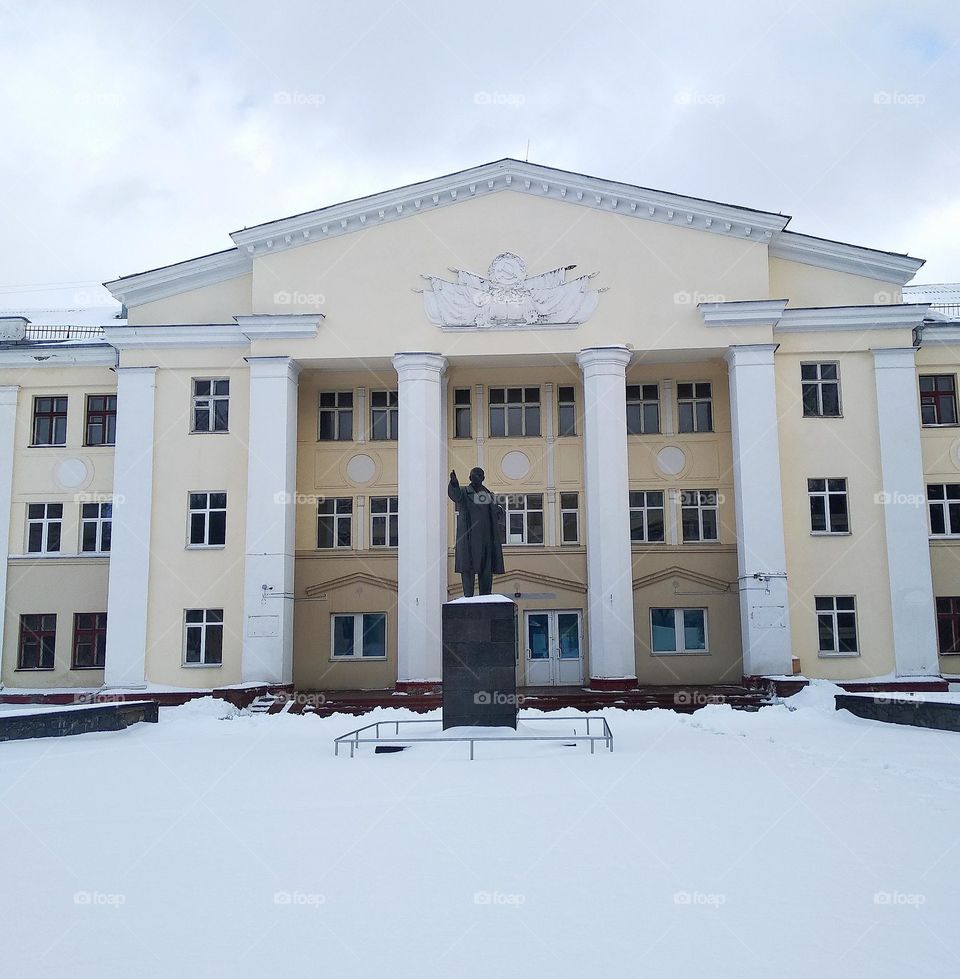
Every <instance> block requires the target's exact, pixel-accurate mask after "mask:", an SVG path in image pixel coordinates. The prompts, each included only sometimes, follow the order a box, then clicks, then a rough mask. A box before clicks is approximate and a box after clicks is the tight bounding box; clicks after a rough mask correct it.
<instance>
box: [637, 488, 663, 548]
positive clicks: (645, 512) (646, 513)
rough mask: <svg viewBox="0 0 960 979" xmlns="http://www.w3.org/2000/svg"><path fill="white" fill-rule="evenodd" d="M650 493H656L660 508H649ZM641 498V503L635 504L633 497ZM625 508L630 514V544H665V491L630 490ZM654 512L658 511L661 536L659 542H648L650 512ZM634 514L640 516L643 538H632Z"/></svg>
mask: <svg viewBox="0 0 960 979" xmlns="http://www.w3.org/2000/svg"><path fill="white" fill-rule="evenodd" d="M651 493H657V494H659V496H660V506H650V505H649V503H648V501H647V497H648V496H649V494H651ZM636 496H642V497H643V503H642V504H639V505H637V504H635V501H634V497H636ZM627 501H628V502H627V506H628V509H629V513H630V544H631V546H632V545H634V544H665V543H666V540H667V506H668V495H667V491H666V490H662V489H658V490H651V489H635V490H630V491H629V494H628V497H627ZM651 510H652V511H654V512H656V511H657V510H659V511H660V515H661V518H660V530H661V534H662V536H661V537H660V539H659V540H650V511H651ZM634 514H640V517H641V521H642V523H643V538H642V539H640V538H636V537H634V536H633V522H634Z"/></svg>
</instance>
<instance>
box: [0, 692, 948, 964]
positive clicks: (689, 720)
mask: <svg viewBox="0 0 960 979" xmlns="http://www.w3.org/2000/svg"><path fill="white" fill-rule="evenodd" d="M832 693H833V689H832V688H830V687H829V686H828V685H824V684H821V685H817V686H816V687H815V688H813V689H809V690H806V691H804V692H803V693H801V694H800V695H798V696H797V697H796V698H793V699H792V700H791V701H789V702H788V703H789V705H790V707H791V708H797V709H788V708H787V707H780V706H777V707H768V708H765V709H763V710H762V711H760V712H759V713H752V714H751V713H745V712H735V711H732V710H730V709H729V708H727V707H721V706H709V707H705V708H703V709H702V710H700V711H698V712H697V713H696V714H694V715H681V714H675V713H673V712H671V711H662V710H661V711H642V712H621V711H608V712H606V716H607V718H608V720H609V721H610V724H611V726H612V727H613V729H614V733H615V735H616V751H615V753H614V754H612V755H611V754H607V753H606V752H604V751H598V753H597V754H596V755H594V756H591V755H590V754H589V752H588V751H587V749H586V748H583V747H578V748H571V747H564V746H563V745H561V744H552V745H503V744H500V745H496V744H486V745H481V746H480V747H479V748H478V749H477V759H476V760H475V761H473V762H470V761H468V760H467V750H466V747H465V745H463V744H457V743H452V744H439V745H424V746H417V747H413V748H410V749H408V750H406V751H403V752H401V753H398V754H389V755H383V754H381V755H374V754H373V753H372V749H371V748H366V749H362V750H361V753H360V754H359V755H358V756H357V757H356V758H355V759H353V760H351V759H350V758H349V757H347V756H344V755H343V754H342V755H341V757H340V758H334V757H333V748H332V744H331V740H332V738H333V737H334V736H335V735H337V734H341V733H343V732H345V731H347V730H350V729H352V728H354V727H357V726H359V725H360V724H361V723H366V722H367V721H369V720H371V719H374V718H376V717H401V718H402V717H407V716H410V715H407V714H406V713H405V712H400V711H381V712H378V713H377V714H375V715H369V716H368V717H367V718H364V719H358V718H351V717H343V716H340V717H333V718H329V719H325V720H321V719H318V718H316V717H311V716H292V715H273V716H265V715H259V716H251V715H246V714H237V713H236V712H235V711H234V710H233V709H232V708H230V707H228V706H226V705H224V704H223V703H222V702H219V701H217V702H214V701H210V700H207V701H198V702H194V703H192V704H188V705H186V706H184V707H178V708H170V709H164V710H161V717H160V723H159V724H158V725H146V724H140V725H136V726H134V727H132V728H130V729H128V730H126V731H123V732H118V733H109V734H106V733H105V734H88V735H82V736H78V737H72V738H64V739H49V740H37V741H25V742H9V743H5V744H2V745H0V840H2V844H3V855H2V863H0V873H2V880H3V885H2V889H0V935H2V945H0V957H2V958H0V961H2V965H0V970H2V974H3V975H4V976H5V977H6V976H9V977H11V979H12V977H21V976H23V977H27V976H29V977H36V976H60V975H72V976H81V977H86V976H91V977H92V976H108V977H112V976H124V977H128V976H130V975H137V976H177V977H193V976H203V977H207V976H224V977H226V976H269V977H274V976H287V975H306V974H311V975H320V976H337V977H341V976H342V977H383V979H394V977H399V979H406V977H415V976H417V977H419V976H424V977H434V976H437V977H440V976H442V977H446V976H452V977H457V979H460V977H473V976H483V977H489V976H497V977H507V979H514V977H521V976H522V977H526V976H529V977H549V976H562V977H567V976H576V977H578V979H587V977H593V976H611V977H630V979H632V977H636V976H660V975H663V976H679V977H687V976H689V977H697V979H717V977H738V979H740V977H763V979H768V977H771V976H777V977H811V979H814V977H815V979H822V977H841V976H843V977H849V976H870V977H891V979H905V977H908V976H913V975H923V976H925V977H948V976H949V977H955V976H957V975H960V928H958V916H957V907H958V894H960V872H958V871H960V735H957V734H950V733H944V732H938V731H929V730H920V729H914V728H909V727H901V726H894V725H882V724H878V723H874V722H870V721H864V720H860V719H858V718H854V717H852V716H851V715H849V714H847V713H846V712H842V713H837V712H835V711H834V710H833V705H832V699H831V698H832ZM221 717H224V718H225V719H221Z"/></svg>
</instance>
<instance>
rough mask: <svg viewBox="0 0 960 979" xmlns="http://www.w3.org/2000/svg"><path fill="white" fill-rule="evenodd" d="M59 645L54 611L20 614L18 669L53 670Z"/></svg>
mask: <svg viewBox="0 0 960 979" xmlns="http://www.w3.org/2000/svg"><path fill="white" fill-rule="evenodd" d="M56 645H57V616H56V615H55V614H54V613H43V614H41V615H21V616H20V648H19V653H18V655H17V669H18V670H52V669H53V656H54V651H55V649H56Z"/></svg>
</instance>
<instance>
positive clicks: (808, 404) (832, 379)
mask: <svg viewBox="0 0 960 979" xmlns="http://www.w3.org/2000/svg"><path fill="white" fill-rule="evenodd" d="M800 388H801V391H802V397H803V416H804V418H839V417H840V365H839V364H837V363H835V362H834V363H826V364H801V365H800Z"/></svg>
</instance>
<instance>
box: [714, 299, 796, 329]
mask: <svg viewBox="0 0 960 979" xmlns="http://www.w3.org/2000/svg"><path fill="white" fill-rule="evenodd" d="M787 302H788V300H786V299H756V300H749V299H748V300H743V301H735V302H728V303H698V304H697V309H699V310H700V313H701V314H702V316H703V322H704V325H706V326H729V327H743V326H765V327H771V326H776V324H777V323H779V322H780V317H781V316H782V315H783V311H784V309H785V308H786V306H787Z"/></svg>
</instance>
